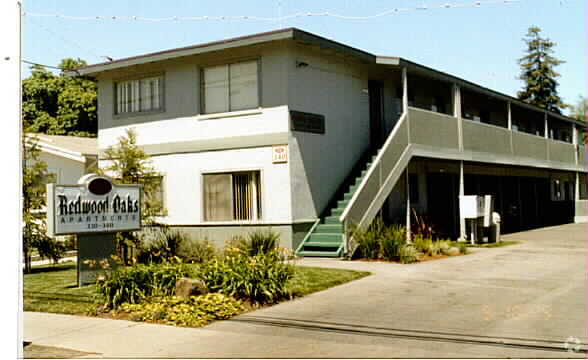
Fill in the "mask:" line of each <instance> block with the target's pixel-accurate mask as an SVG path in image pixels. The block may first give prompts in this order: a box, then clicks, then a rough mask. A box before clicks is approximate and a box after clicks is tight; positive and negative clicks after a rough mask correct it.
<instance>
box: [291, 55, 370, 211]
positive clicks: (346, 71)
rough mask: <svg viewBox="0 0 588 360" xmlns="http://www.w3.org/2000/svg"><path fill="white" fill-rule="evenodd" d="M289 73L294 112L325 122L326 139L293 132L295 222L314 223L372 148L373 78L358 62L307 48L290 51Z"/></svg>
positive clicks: (323, 136) (292, 164)
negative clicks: (322, 118)
mask: <svg viewBox="0 0 588 360" xmlns="http://www.w3.org/2000/svg"><path fill="white" fill-rule="evenodd" d="M296 61H301V62H305V63H306V64H308V66H306V67H296ZM287 69H288V106H289V107H290V109H291V110H297V111H304V112H309V113H315V114H321V115H324V116H325V129H326V131H325V133H324V134H311V133H305V132H292V133H291V136H290V140H289V142H290V154H291V160H290V161H291V164H290V166H291V183H292V199H293V203H292V206H293V208H292V215H293V219H294V220H303V219H309V218H310V219H312V218H315V217H317V216H318V215H320V213H321V212H322V211H323V210H324V208H325V206H326V205H327V203H328V201H329V200H330V199H331V197H332V196H333V195H334V194H335V191H336V190H337V188H338V187H339V186H340V184H341V183H342V182H343V181H344V180H345V178H346V177H347V176H348V175H349V172H350V171H351V169H352V168H353V166H354V165H355V163H356V162H357V161H358V160H359V158H360V156H361V155H362V154H363V153H364V151H366V150H367V147H368V145H369V98H368V94H367V88H368V75H367V72H366V70H365V66H363V67H362V66H361V65H360V64H359V63H356V62H355V61H353V60H348V59H344V58H338V57H334V56H332V55H330V56H328V55H326V54H325V53H323V52H320V51H318V50H315V49H314V48H311V47H306V46H303V45H297V46H292V47H291V48H290V56H289V57H288V63H287Z"/></svg>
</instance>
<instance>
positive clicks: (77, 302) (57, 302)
mask: <svg viewBox="0 0 588 360" xmlns="http://www.w3.org/2000/svg"><path fill="white" fill-rule="evenodd" d="M76 276H77V271H76V264H75V263H73V262H71V263H63V264H58V265H42V266H35V267H33V268H32V272H31V273H30V274H24V277H23V290H24V291H23V305H24V311H40V312H50V313H59V314H84V313H86V312H87V310H89V308H90V307H92V305H93V303H94V302H93V297H94V294H95V291H94V289H95V287H94V286H84V287H81V288H78V287H77V279H76Z"/></svg>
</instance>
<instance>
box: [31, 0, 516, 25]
mask: <svg viewBox="0 0 588 360" xmlns="http://www.w3.org/2000/svg"><path fill="white" fill-rule="evenodd" d="M521 1H524V0H479V1H469V2H461V3H444V4H441V5H433V6H427V5H422V6H418V7H410V8H392V9H389V10H386V11H384V12H381V13H378V14H374V15H367V16H348V15H341V14H337V13H332V12H329V11H324V12H298V13H294V14H290V15H285V16H276V17H260V16H250V15H238V16H234V15H229V16H170V17H161V18H153V17H144V16H127V15H123V16H118V15H112V16H105V15H96V16H72V15H64V14H40V13H28V12H23V13H22V15H23V16H30V17H55V18H60V19H67V20H86V21H88V20H91V21H95V20H112V21H120V20H122V21H151V22H162V21H225V20H252V21H269V22H280V21H284V20H289V19H293V18H302V17H332V18H337V19H341V20H372V19H377V18H380V17H385V16H390V15H394V14H397V13H401V12H408V11H425V10H435V9H458V8H467V7H479V6H482V5H490V4H510V3H514V2H521Z"/></svg>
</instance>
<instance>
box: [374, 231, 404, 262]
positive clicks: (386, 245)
mask: <svg viewBox="0 0 588 360" xmlns="http://www.w3.org/2000/svg"><path fill="white" fill-rule="evenodd" d="M405 242H406V230H405V228H404V227H402V226H397V225H396V226H391V227H388V228H385V229H384V231H383V234H382V238H381V244H380V246H381V256H382V258H384V259H386V260H398V258H399V255H400V248H401V247H402V245H404V243H405Z"/></svg>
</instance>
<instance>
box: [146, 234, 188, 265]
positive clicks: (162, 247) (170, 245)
mask: <svg viewBox="0 0 588 360" xmlns="http://www.w3.org/2000/svg"><path fill="white" fill-rule="evenodd" d="M188 241H190V237H189V235H188V234H186V233H185V232H183V231H181V230H177V229H170V228H168V227H153V228H147V229H145V230H143V231H142V232H141V234H140V245H139V248H138V254H137V259H138V261H139V262H140V263H143V264H146V263H161V262H164V261H169V260H171V259H173V258H175V257H178V252H179V249H180V247H181V246H182V244H184V243H186V242H188Z"/></svg>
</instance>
